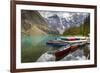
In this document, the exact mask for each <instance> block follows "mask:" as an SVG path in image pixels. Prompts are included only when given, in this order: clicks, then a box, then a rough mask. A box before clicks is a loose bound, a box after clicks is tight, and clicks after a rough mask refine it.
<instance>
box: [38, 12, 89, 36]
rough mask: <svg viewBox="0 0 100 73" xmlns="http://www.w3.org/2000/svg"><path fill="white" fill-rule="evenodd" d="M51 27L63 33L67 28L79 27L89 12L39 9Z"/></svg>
mask: <svg viewBox="0 0 100 73" xmlns="http://www.w3.org/2000/svg"><path fill="white" fill-rule="evenodd" d="M39 13H40V14H41V16H42V17H44V19H45V20H46V21H47V22H48V24H49V27H50V28H52V29H54V30H56V31H58V32H59V34H63V32H64V30H65V28H70V27H79V26H80V25H81V24H83V23H84V20H85V18H86V17H87V16H88V15H89V13H83V12H65V11H39Z"/></svg>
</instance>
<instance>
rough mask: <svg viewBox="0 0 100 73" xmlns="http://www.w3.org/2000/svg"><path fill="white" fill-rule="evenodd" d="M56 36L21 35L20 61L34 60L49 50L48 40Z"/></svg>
mask: <svg viewBox="0 0 100 73" xmlns="http://www.w3.org/2000/svg"><path fill="white" fill-rule="evenodd" d="M56 38H57V36H48V35H47V36H23V35H22V38H21V62H35V61H36V60H37V59H38V58H39V57H40V56H41V55H42V54H43V53H45V52H46V51H48V50H49V47H48V46H47V45H46V42H47V41H48V40H55V39H56Z"/></svg>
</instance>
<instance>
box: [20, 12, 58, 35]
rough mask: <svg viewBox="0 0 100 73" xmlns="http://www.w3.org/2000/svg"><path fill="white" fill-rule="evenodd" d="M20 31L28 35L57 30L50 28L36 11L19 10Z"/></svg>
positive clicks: (45, 33) (55, 32)
mask: <svg viewBox="0 0 100 73" xmlns="http://www.w3.org/2000/svg"><path fill="white" fill-rule="evenodd" d="M21 31H22V33H24V34H28V35H48V34H58V32H57V31H55V30H51V28H50V27H49V26H48V23H47V22H46V21H45V19H44V18H43V17H42V16H41V15H40V13H39V12H38V11H32V10H22V11H21Z"/></svg>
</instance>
